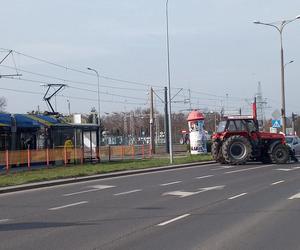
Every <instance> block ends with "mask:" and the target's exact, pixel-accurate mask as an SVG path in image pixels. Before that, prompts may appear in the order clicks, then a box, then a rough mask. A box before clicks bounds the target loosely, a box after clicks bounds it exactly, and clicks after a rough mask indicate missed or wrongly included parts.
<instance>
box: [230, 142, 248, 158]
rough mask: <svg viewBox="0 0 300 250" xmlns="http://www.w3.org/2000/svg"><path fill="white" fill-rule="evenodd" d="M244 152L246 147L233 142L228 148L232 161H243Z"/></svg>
mask: <svg viewBox="0 0 300 250" xmlns="http://www.w3.org/2000/svg"><path fill="white" fill-rule="evenodd" d="M246 152H247V151H246V147H245V145H244V144H243V143H240V142H235V143H233V144H232V145H231V146H230V155H231V156H232V157H233V158H234V159H237V160H240V159H243V158H244V157H245V155H246Z"/></svg>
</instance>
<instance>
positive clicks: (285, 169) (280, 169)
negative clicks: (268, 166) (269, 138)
mask: <svg viewBox="0 0 300 250" xmlns="http://www.w3.org/2000/svg"><path fill="white" fill-rule="evenodd" d="M275 170H279V171H291V170H292V169H290V168H276V169H275Z"/></svg>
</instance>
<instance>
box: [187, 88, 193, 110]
mask: <svg viewBox="0 0 300 250" xmlns="http://www.w3.org/2000/svg"><path fill="white" fill-rule="evenodd" d="M188 91H189V103H190V111H192V101H191V89H189V90H188Z"/></svg>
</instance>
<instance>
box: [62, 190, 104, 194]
mask: <svg viewBox="0 0 300 250" xmlns="http://www.w3.org/2000/svg"><path fill="white" fill-rule="evenodd" d="M95 191H99V189H89V190H84V191H79V192H75V193H70V194H64V195H63V196H72V195H76V194H84V193H89V192H95Z"/></svg>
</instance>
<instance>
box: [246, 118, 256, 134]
mask: <svg viewBox="0 0 300 250" xmlns="http://www.w3.org/2000/svg"><path fill="white" fill-rule="evenodd" d="M246 122H247V126H248V128H249V132H250V133H251V132H253V131H254V132H255V131H256V130H257V129H256V126H255V123H254V121H253V120H246Z"/></svg>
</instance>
